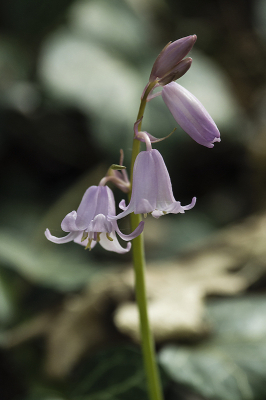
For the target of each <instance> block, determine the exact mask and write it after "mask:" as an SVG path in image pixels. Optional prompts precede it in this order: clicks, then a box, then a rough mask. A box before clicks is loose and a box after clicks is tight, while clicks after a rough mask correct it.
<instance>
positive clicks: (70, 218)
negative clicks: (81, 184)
mask: <svg viewBox="0 0 266 400" xmlns="http://www.w3.org/2000/svg"><path fill="white" fill-rule="evenodd" d="M115 214H116V212H115V199H114V195H113V192H112V190H111V189H110V188H109V187H108V186H91V187H89V189H87V191H86V192H85V194H84V196H83V198H82V200H81V203H80V205H79V207H78V209H77V211H72V212H71V213H69V214H67V215H66V217H65V218H64V219H63V221H62V223H61V228H62V230H63V231H65V232H69V233H68V235H66V236H64V237H61V238H58V237H55V236H52V235H51V233H50V231H49V229H46V231H45V236H46V237H47V239H48V240H50V241H51V242H53V243H57V244H61V243H67V242H71V241H72V240H73V241H74V242H76V243H79V244H83V245H84V246H86V248H90V249H92V248H93V247H94V246H95V245H96V243H97V242H99V243H100V245H101V246H102V247H103V248H104V249H105V250H110V251H115V252H117V253H126V252H128V251H129V250H130V248H131V243H128V244H127V247H126V248H123V247H122V246H121V245H120V243H119V242H118V240H117V237H116V233H118V235H119V236H120V237H121V238H122V239H123V240H126V241H129V240H132V239H134V238H135V237H137V236H138V235H140V233H141V232H142V231H143V228H144V226H143V225H144V222H140V224H139V226H138V227H137V228H136V229H135V231H134V232H132V233H131V234H129V235H125V234H123V233H122V232H121V231H120V230H119V228H118V225H117V222H116V220H114V219H110V218H109V217H110V216H111V217H114V216H115Z"/></svg>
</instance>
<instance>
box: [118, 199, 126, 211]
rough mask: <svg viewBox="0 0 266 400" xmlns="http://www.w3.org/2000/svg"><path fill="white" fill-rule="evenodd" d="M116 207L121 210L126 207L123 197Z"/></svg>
mask: <svg viewBox="0 0 266 400" xmlns="http://www.w3.org/2000/svg"><path fill="white" fill-rule="evenodd" d="M118 207H119V208H120V209H121V210H125V209H126V208H127V206H126V201H125V199H123V200H121V201H120V203H119V205H118Z"/></svg>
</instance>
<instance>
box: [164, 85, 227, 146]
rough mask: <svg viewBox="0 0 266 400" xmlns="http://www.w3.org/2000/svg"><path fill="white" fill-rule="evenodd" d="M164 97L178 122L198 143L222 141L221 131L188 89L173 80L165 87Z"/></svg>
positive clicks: (208, 144)
mask: <svg viewBox="0 0 266 400" xmlns="http://www.w3.org/2000/svg"><path fill="white" fill-rule="evenodd" d="M162 98H163V100H164V102H165V104H166V105H167V107H168V108H169V110H170V111H171V113H172V115H173V117H174V119H175V120H176V122H177V123H178V124H179V125H180V126H181V128H182V129H184V131H185V132H186V133H188V134H189V135H190V136H191V137H192V139H194V140H195V141H196V142H197V143H199V144H202V145H203V146H206V147H209V148H211V147H213V143H214V142H220V132H219V130H218V128H217V126H216V125H215V122H214V121H213V119H212V118H211V116H210V114H209V113H208V112H207V111H206V109H205V108H204V107H203V105H202V104H201V103H200V101H199V100H198V99H197V98H196V97H195V96H193V94H191V93H190V92H189V91H188V90H186V89H185V88H183V87H182V86H180V85H178V84H177V83H176V82H171V83H169V84H168V85H166V86H164V87H163V90H162Z"/></svg>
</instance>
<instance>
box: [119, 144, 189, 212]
mask: <svg viewBox="0 0 266 400" xmlns="http://www.w3.org/2000/svg"><path fill="white" fill-rule="evenodd" d="M195 203H196V197H194V198H193V199H192V202H191V204H189V205H187V206H181V204H180V202H179V201H176V200H175V198H174V195H173V190H172V184H171V180H170V176H169V173H168V171H167V168H166V165H165V163H164V160H163V157H162V156H161V154H160V153H159V151H158V150H155V149H151V150H147V151H141V152H140V153H139V154H138V156H137V158H136V161H135V164H134V171H133V184H132V196H131V200H130V203H129V205H128V206H127V207H126V206H125V200H122V201H121V202H120V204H119V207H120V208H121V209H123V210H124V211H123V212H122V213H120V214H118V215H117V217H115V218H116V219H119V218H123V217H124V216H126V215H128V214H130V213H132V212H134V213H135V214H148V213H152V215H153V217H155V218H159V217H160V216H161V215H163V214H168V213H173V214H177V213H184V212H185V211H186V210H190V209H191V208H192V207H194V205H195Z"/></svg>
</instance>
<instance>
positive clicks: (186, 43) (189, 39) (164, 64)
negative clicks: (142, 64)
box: [149, 35, 197, 82]
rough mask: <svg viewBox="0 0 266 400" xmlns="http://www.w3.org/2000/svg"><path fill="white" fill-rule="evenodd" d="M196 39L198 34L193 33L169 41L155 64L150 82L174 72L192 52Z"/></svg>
mask: <svg viewBox="0 0 266 400" xmlns="http://www.w3.org/2000/svg"><path fill="white" fill-rule="evenodd" d="M196 40H197V36H196V35H191V36H186V37H184V38H181V39H178V40H176V41H174V42H172V43H171V42H170V43H168V44H167V45H166V46H165V48H164V49H163V50H162V51H161V53H160V54H159V55H158V57H157V58H156V60H155V63H154V64H153V67H152V70H151V75H150V79H149V82H152V81H155V80H156V79H161V78H163V77H165V76H166V75H168V74H170V73H172V71H173V70H174V69H175V67H176V66H177V64H178V63H179V62H180V61H181V60H182V59H183V58H184V57H185V56H186V55H187V54H188V53H189V52H190V50H191V49H192V47H193V45H194V43H195V42H196ZM176 79H177V78H176Z"/></svg>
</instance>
